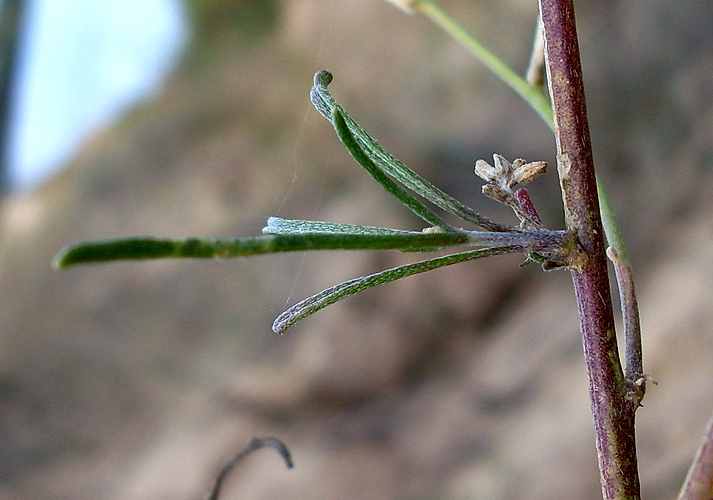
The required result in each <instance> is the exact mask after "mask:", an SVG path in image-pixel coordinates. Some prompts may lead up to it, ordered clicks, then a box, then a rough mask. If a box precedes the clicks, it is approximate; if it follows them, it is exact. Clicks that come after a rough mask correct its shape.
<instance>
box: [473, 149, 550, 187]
mask: <svg viewBox="0 0 713 500" xmlns="http://www.w3.org/2000/svg"><path fill="white" fill-rule="evenodd" d="M493 165H494V166H493ZM493 165H490V163H488V162H487V161H485V160H478V161H477V162H475V173H476V175H477V176H478V177H480V178H481V179H483V180H484V181H486V182H489V183H492V184H497V185H498V186H500V187H502V188H503V189H506V190H508V191H512V188H513V186H515V185H516V184H527V183H528V182H530V181H531V180H532V179H534V178H535V177H537V176H538V175H540V174H542V173H544V172H545V170H547V162H544V161H533V162H530V163H527V162H526V161H525V160H523V159H522V158H518V159H516V160H515V161H513V162H512V164H511V163H510V162H509V161H507V160H506V159H505V158H503V157H502V156H500V155H499V154H494V155H493Z"/></svg>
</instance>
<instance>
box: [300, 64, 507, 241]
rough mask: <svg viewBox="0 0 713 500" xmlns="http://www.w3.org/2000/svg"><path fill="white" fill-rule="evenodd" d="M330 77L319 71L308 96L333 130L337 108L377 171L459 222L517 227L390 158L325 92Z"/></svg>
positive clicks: (492, 227)
mask: <svg viewBox="0 0 713 500" xmlns="http://www.w3.org/2000/svg"><path fill="white" fill-rule="evenodd" d="M332 80H333V76H332V73H330V72H329V71H326V70H323V71H320V72H318V73H317V74H316V75H315V76H314V86H313V87H312V91H311V93H310V96H311V99H312V103H313V104H314V106H315V108H316V109H317V111H319V112H320V114H321V115H322V116H324V117H325V118H326V119H327V120H329V121H330V122H331V123H332V125H333V126H334V127H335V128H336V126H337V125H336V124H335V122H334V118H333V113H334V110H335V109H339V110H340V112H341V114H342V115H343V117H344V121H345V123H346V124H347V127H348V128H349V130H350V132H351V134H352V135H353V137H354V138H355V141H356V142H357V144H358V146H359V149H361V150H362V151H363V152H364V154H365V155H366V156H367V157H369V158H370V159H371V160H372V162H373V163H374V164H376V165H377V168H379V169H380V170H382V171H383V172H385V173H386V174H387V175H389V176H391V177H393V178H394V179H396V180H397V181H398V182H400V183H401V184H403V185H404V186H406V187H407V188H408V189H410V190H411V191H413V192H414V193H416V194H418V195H419V196H422V197H424V198H425V199H427V200H428V201H430V202H431V203H433V204H434V205H436V206H438V207H440V208H441V209H443V210H445V211H447V212H449V213H451V214H453V215H455V216H457V217H460V218H461V219H463V220H466V221H468V222H472V223H473V224H476V225H478V226H479V227H482V228H483V229H486V230H488V231H513V230H517V228H514V227H511V226H507V225H504V224H500V223H499V222H496V221H493V220H491V219H489V218H487V217H485V216H483V215H481V214H479V213H478V212H476V211H475V210H473V209H472V208H470V207H468V206H467V205H464V204H463V203H461V202H460V201H458V200H457V199H455V198H453V197H452V196H450V195H449V194H447V193H445V192H444V191H442V190H441V189H439V188H438V187H436V186H435V185H433V184H432V183H430V182H429V181H427V180H426V179H424V178H423V177H421V176H420V175H418V174H417V173H416V172H414V171H413V170H411V169H410V168H409V167H407V166H406V165H405V164H404V163H403V162H401V161H400V160H399V159H398V158H396V157H395V156H394V155H392V154H391V153H389V152H388V151H386V150H385V149H384V148H383V147H382V146H381V145H380V144H379V143H378V142H377V141H376V139H374V138H373V137H372V136H371V135H369V134H368V133H367V132H366V131H365V130H364V129H363V128H362V127H361V126H360V125H359V124H358V123H357V122H356V121H355V120H354V119H353V118H352V117H351V116H349V114H348V113H346V112H345V111H344V109H343V108H341V106H339V104H338V103H337V101H336V100H335V99H334V97H333V96H332V94H331V93H330V92H329V91H328V90H327V86H328V85H329V84H330V83H331V82H332Z"/></svg>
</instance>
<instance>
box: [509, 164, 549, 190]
mask: <svg viewBox="0 0 713 500" xmlns="http://www.w3.org/2000/svg"><path fill="white" fill-rule="evenodd" d="M519 161H522V164H520V165H517V166H516V164H517V163H518V162H519ZM513 167H514V171H513V176H512V181H513V182H512V186H514V185H515V184H527V183H528V182H530V181H531V180H532V179H534V178H535V177H537V176H538V175H541V174H544V173H545V171H546V170H547V162H546V161H533V162H531V163H525V160H522V159H519V160H515V161H514V162H513Z"/></svg>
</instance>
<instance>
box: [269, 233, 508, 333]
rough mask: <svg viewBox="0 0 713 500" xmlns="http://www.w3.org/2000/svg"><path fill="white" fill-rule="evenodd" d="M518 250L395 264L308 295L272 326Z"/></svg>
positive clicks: (279, 327)
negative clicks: (409, 280) (405, 281)
mask: <svg viewBox="0 0 713 500" xmlns="http://www.w3.org/2000/svg"><path fill="white" fill-rule="evenodd" d="M518 252H522V247H520V246H509V247H497V248H481V249H478V250H469V251H467V252H461V253H456V254H451V255H445V256H443V257H436V258H435V259H430V260H425V261H420V262H416V263H414V264H407V265H405V266H399V267H394V268H391V269H387V270H386V271H380V272H378V273H375V274H370V275H368V276H362V277H360V278H355V279H351V280H349V281H345V282H343V283H340V284H338V285H335V286H333V287H330V288H328V289H326V290H323V291H321V292H319V293H318V294H316V295H312V296H311V297H308V298H306V299H304V300H302V301H300V302H298V303H297V304H295V305H293V306H292V307H290V308H289V309H287V310H286V311H285V312H283V313H282V314H280V315H279V316H278V317H277V319H276V320H275V322H274V323H273V325H272V330H273V331H274V332H275V333H279V334H283V333H285V331H287V329H288V328H290V327H291V326H293V325H294V324H295V323H297V322H298V321H300V320H302V319H304V318H306V317H307V316H310V315H312V314H314V313H316V312H317V311H319V310H320V309H323V308H325V307H327V306H328V305H331V304H334V303H335V302H337V301H339V300H341V299H343V298H345V297H348V296H350V295H354V294H355V293H358V292H361V291H364V290H367V289H369V288H373V287H375V286H378V285H383V284H384V283H390V282H392V281H396V280H398V279H401V278H405V277H407V276H413V275H414V274H419V273H424V272H426V271H431V270H433V269H437V268H439V267H444V266H449V265H451V264H457V263H459V262H466V261H468V260H473V259H478V258H481V257H488V256H491V255H502V254H506V253H518Z"/></svg>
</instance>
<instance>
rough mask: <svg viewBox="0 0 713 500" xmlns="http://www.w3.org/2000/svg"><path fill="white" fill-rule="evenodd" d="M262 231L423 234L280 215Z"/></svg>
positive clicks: (264, 232) (267, 232)
mask: <svg viewBox="0 0 713 500" xmlns="http://www.w3.org/2000/svg"><path fill="white" fill-rule="evenodd" d="M262 232H263V234H304V233H313V234H314V233H328V234H397V235H403V234H411V235H414V234H422V233H420V232H417V231H402V230H400V229H389V228H386V227H375V226H358V225H354V224H340V223H337V222H324V221H312V220H295V219H282V218H280V217H270V218H269V219H267V226H266V227H265V228H264V229H263V230H262Z"/></svg>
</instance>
